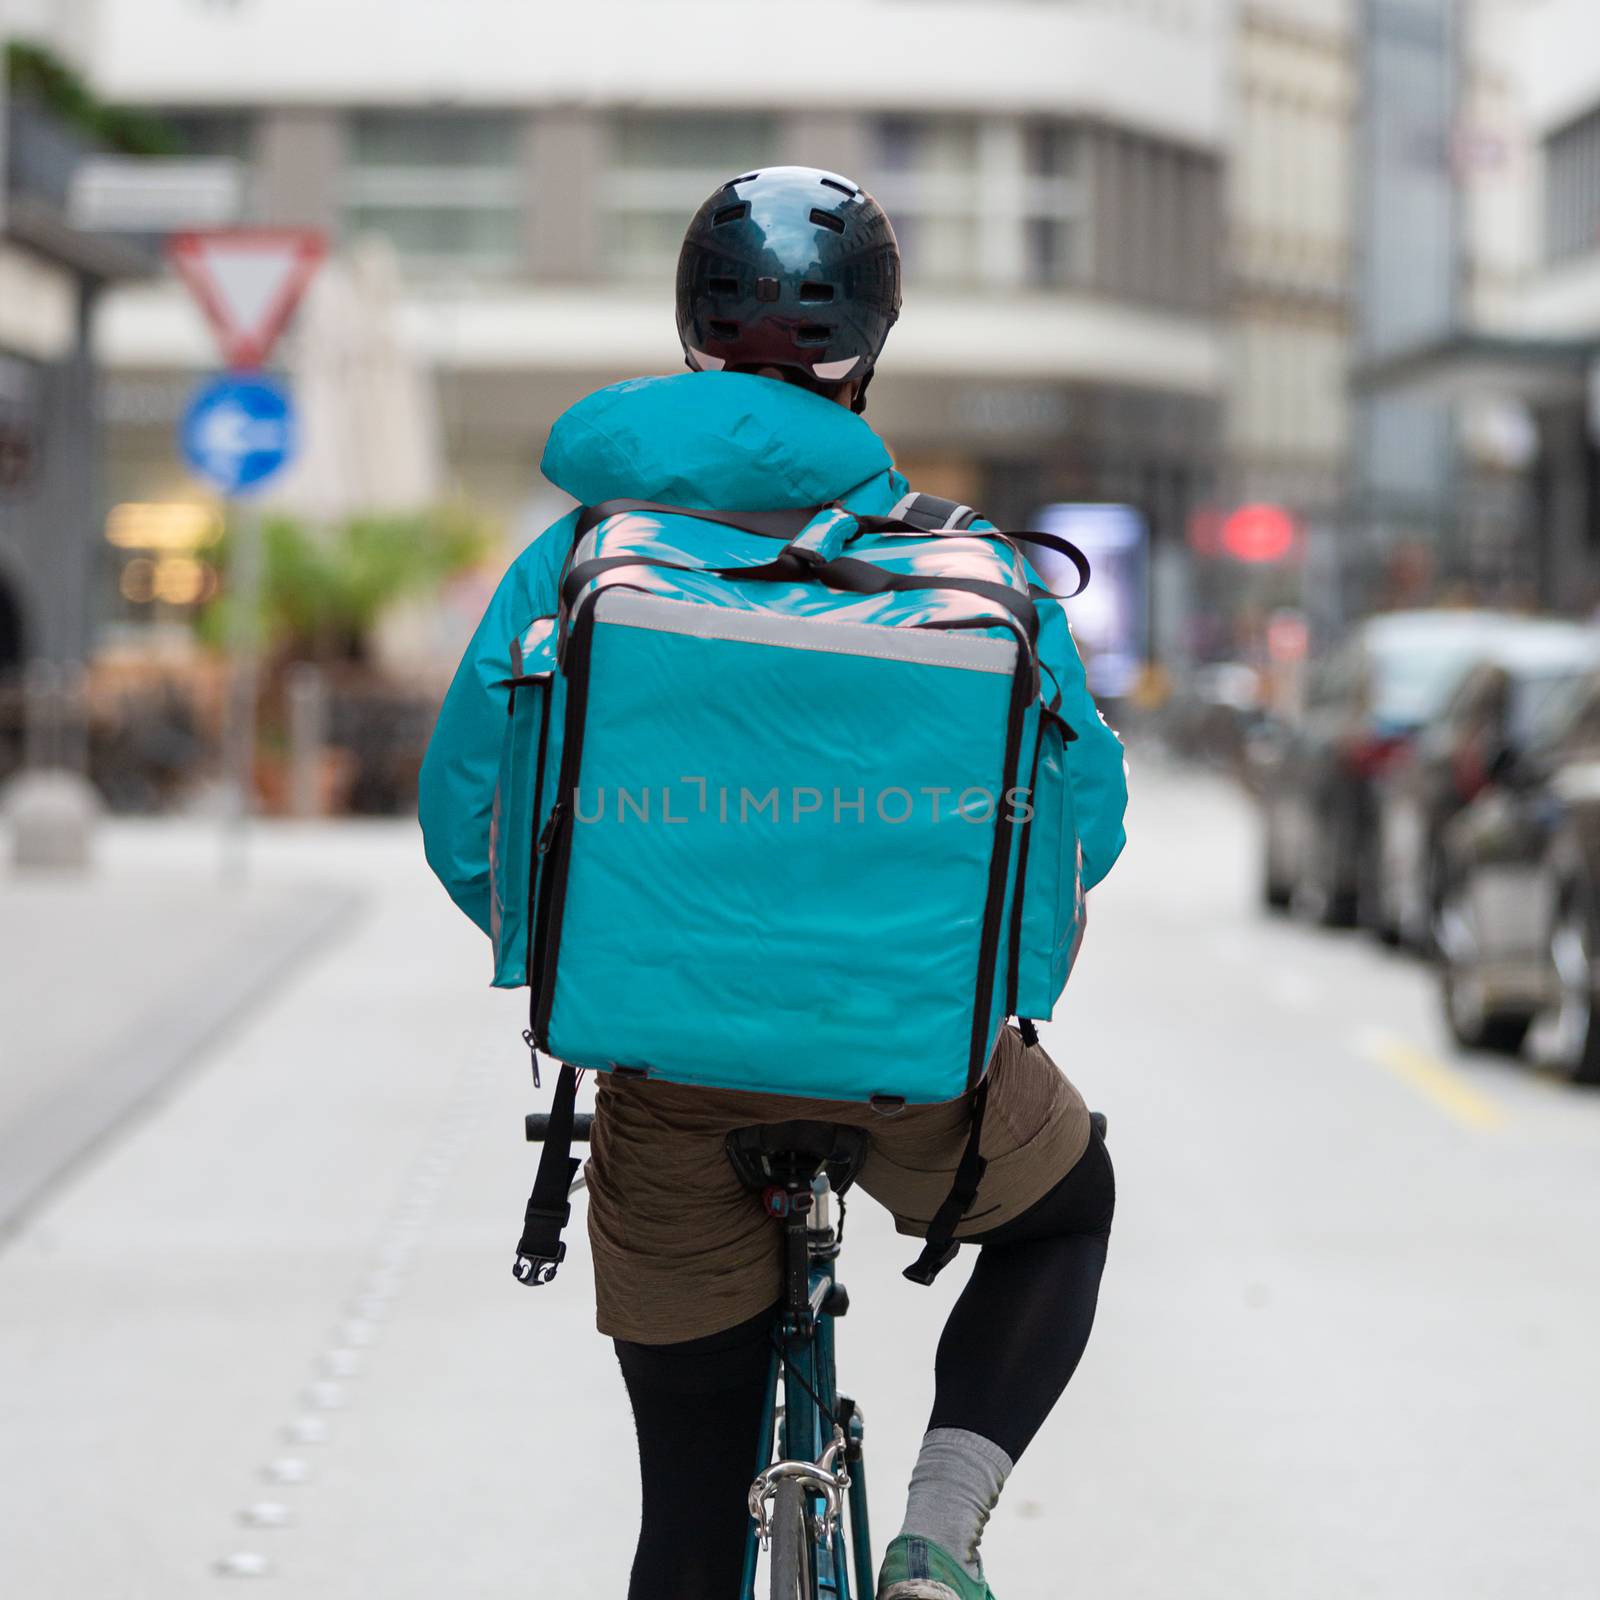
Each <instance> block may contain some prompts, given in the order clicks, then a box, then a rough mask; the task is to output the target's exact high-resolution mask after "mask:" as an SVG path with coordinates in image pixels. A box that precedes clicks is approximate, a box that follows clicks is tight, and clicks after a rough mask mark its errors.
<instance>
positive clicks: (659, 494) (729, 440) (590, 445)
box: [418, 372, 1127, 933]
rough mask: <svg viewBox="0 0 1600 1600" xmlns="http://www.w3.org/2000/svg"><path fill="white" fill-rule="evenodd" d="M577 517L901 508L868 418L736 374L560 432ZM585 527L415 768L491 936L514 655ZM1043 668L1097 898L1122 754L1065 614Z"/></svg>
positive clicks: (567, 534)
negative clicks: (493, 834) (638, 509)
mask: <svg viewBox="0 0 1600 1600" xmlns="http://www.w3.org/2000/svg"><path fill="white" fill-rule="evenodd" d="M540 466H541V468H542V470H543V472H544V475H545V476H546V477H547V478H548V479H549V480H550V481H551V482H552V483H553V484H555V486H556V487H557V488H558V489H562V490H564V491H565V492H566V493H567V494H569V495H571V496H572V498H573V499H574V500H576V501H577V502H578V503H579V505H593V504H595V503H597V502H599V501H601V500H613V499H620V498H631V499H639V500H658V501H662V502H664V503H666V504H669V505H681V506H689V507H694V508H697V509H706V510H723V511H767V510H780V509H790V508H798V507H803V506H816V505H823V504H826V503H828V502H831V501H834V500H837V501H840V502H841V503H842V504H843V505H844V506H845V507H846V508H847V509H849V510H851V511H859V512H863V513H866V514H868V515H879V516H881V515H884V514H886V513H887V512H889V511H890V510H892V509H893V507H894V505H895V504H896V502H897V501H899V500H900V498H901V497H902V496H903V495H904V494H905V493H906V492H907V484H906V481H905V479H904V478H902V477H901V476H900V474H899V473H898V472H896V471H895V470H894V464H893V462H892V461H891V460H890V457H889V452H888V450H887V449H886V448H885V446H884V444H883V441H882V440H881V439H879V437H878V436H877V434H875V433H874V432H873V431H872V428H871V427H870V426H869V425H868V424H867V423H866V422H865V421H864V420H863V419H862V418H861V417H858V416H856V415H854V414H853V413H851V412H849V411H847V410H845V408H844V407H843V406H840V405H835V404H834V403H833V402H832V401H831V400H824V399H823V398H821V396H819V395H815V394H812V393H811V392H810V391H808V390H806V389H802V388H798V387H796V386H794V385H792V384H786V383H781V382H778V381H776V380H774V379H771V378H758V377H752V376H749V375H746V374H743V373H727V372H686V373H681V374H679V375H677V376H676V377H670V378H635V379H633V380H631V381H629V382H627V383H618V384H613V385H612V386H611V387H610V388H607V389H601V390H599V391H597V392H596V393H594V394H592V395H590V396H589V397H588V398H587V399H585V400H581V401H579V402H578V404H577V405H575V406H573V407H572V409H571V410H569V411H567V412H566V413H565V414H564V415H562V416H561V417H560V418H558V419H557V421H556V425H555V426H554V427H553V428H552V429H551V430H550V439H549V442H548V443H547V444H546V446H545V452H544V460H543V461H542V462H541V463H540ZM576 515H577V514H576V512H572V513H569V514H568V515H567V516H565V517H562V518H561V519H560V520H559V521H558V522H555V523H553V524H552V525H551V526H550V527H549V528H547V529H546V530H545V531H544V532H543V533H542V534H541V535H540V536H539V537H538V538H537V539H535V540H534V541H533V543H532V544H531V545H529V546H528V548H527V549H526V550H524V551H523V552H522V554H521V555H520V556H518V557H517V559H516V560H515V561H514V562H513V563H512V564H511V569H510V570H509V571H508V572H507V573H506V575H505V577H504V578H503V579H502V580H501V582H500V586H499V588H498V589H497V590H496V591H495V595H494V598H493V599H492V600H491V601H490V602H489V607H488V610H487V611H485V612H484V616H483V620H482V622H480V623H479V624H478V629H477V632H476V633H475V634H474V635H473V637H472V642H471V643H470V644H469V645H468V646H467V651H466V654H465V655H464V656H463V657H462V660H461V665H460V666H459V667H458V668H457V670H456V675H455V678H454V680H453V681H452V683H451V685H450V689H449V692H448V693H447V694H446V695H445V699H444V705H443V707H442V708H441V710H440V712H439V721H438V724H437V726H436V727H435V728H434V731H433V738H432V739H431V740H430V742H429V744H428V753H427V756H426V757H425V759H424V761H423V764H422V781H421V792H420V797H419V805H418V809H419V812H420V815H421V821H422V832H423V840H424V844H425V847H426V850H427V856H428V864H429V865H430V866H431V867H432V868H433V870H434V872H435V873H437V874H438V876H439V879H440V881H441V882H442V883H443V884H444V886H445V888H446V889H448V890H449V891H450V895H451V898H452V899H454V901H455V902H456V904H457V905H458V906H460V907H461V909H462V910H463V911H465V912H466V914H467V915H468V916H469V917H471V918H472V920H473V921H474V922H476V923H477V924H478V926H479V927H480V928H482V929H483V930H484V931H485V932H486V933H487V932H488V930H489V831H490V818H491V814H492V812H493V808H494V792H495V780H496V777H497V775H498V772H499V765H500V745H501V740H502V737H503V734H504V731H505V726H506V690H505V689H504V688H502V687H501V684H502V683H503V682H504V681H505V680H506V679H507V678H509V677H511V676H512V675H513V672H512V664H511V645H512V642H513V640H515V639H517V638H518V637H519V636H520V635H521V634H522V633H523V631H524V630H525V629H526V628H527V626H528V624H529V623H530V622H531V621H532V620H534V619H535V618H538V617H543V616H550V615H553V614H554V612H555V610H556V594H557V582H558V576H559V573H560V571H561V566H562V563H563V562H564V561H565V560H566V557H567V552H568V550H569V549H570V547H571V544H572V533H573V526H574V523H575V521H576ZM1039 611H1040V632H1039V654H1040V657H1041V659H1042V661H1043V663H1044V665H1045V667H1046V668H1047V669H1048V670H1049V672H1050V674H1051V676H1052V677H1054V679H1055V681H1056V683H1057V684H1058V685H1059V686H1060V689H1061V708H1060V709H1061V715H1062V717H1063V718H1064V720H1065V721H1066V722H1067V724H1068V726H1069V727H1071V728H1072V729H1073V730H1074V731H1075V732H1076V733H1077V735H1078V741H1077V743H1076V744H1074V745H1073V747H1072V756H1071V759H1070V761H1069V763H1068V769H1069V779H1070V782H1071V784H1072V795H1073V804H1074V808H1075V812H1076V816H1077V821H1078V834H1079V841H1080V843H1081V845H1082V847H1083V866H1084V883H1085V886H1086V887H1092V886H1093V885H1094V884H1096V883H1098V882H1099V881H1100V879H1102V878H1103V877H1104V876H1105V875H1106V873H1107V872H1109V871H1110V870H1111V866H1112V863H1113V862H1114V861H1115V860H1116V859H1117V856H1118V855H1119V854H1120V852H1121V850H1122V845H1123V841H1124V833H1123V826H1122V817H1123V811H1124V808H1125V806H1126V804H1127V785H1126V781H1125V778H1124V772H1123V759H1122V746H1121V744H1120V743H1119V742H1118V740H1117V736H1116V735H1115V734H1114V733H1112V731H1111V730H1110V728H1108V727H1107V726H1106V724H1105V722H1104V721H1103V720H1102V718H1101V716H1100V714H1099V712H1098V710H1097V709H1096V708H1095V704H1094V701H1093V699H1092V698H1091V697H1090V694H1089V690H1088V688H1087V686H1086V684H1085V682H1084V673H1083V663H1082V661H1081V660H1080V659H1079V657H1078V651H1077V647H1076V646H1075V645H1074V644H1073V641H1072V634H1071V632H1070V631H1069V629H1068V627H1067V619H1066V615H1065V613H1064V611H1063V610H1062V607H1061V606H1060V605H1059V604H1057V603H1056V602H1054V601H1048V600H1046V601H1041V602H1040V604H1039Z"/></svg>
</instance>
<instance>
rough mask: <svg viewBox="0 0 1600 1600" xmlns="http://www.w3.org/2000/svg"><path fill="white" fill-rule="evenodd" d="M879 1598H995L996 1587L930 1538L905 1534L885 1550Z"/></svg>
mask: <svg viewBox="0 0 1600 1600" xmlns="http://www.w3.org/2000/svg"><path fill="white" fill-rule="evenodd" d="M878 1600H994V1590H993V1589H991V1588H990V1587H989V1585H988V1584H986V1583H984V1582H983V1581H982V1579H979V1578H974V1577H972V1576H970V1575H969V1574H968V1572H967V1569H966V1568H965V1567H964V1566H962V1565H961V1563H960V1562H959V1561H957V1560H956V1558H955V1557H954V1556H953V1555H951V1554H950V1553H949V1552H948V1551H947V1550H945V1549H943V1548H942V1547H941V1546H939V1545H936V1544H935V1543H934V1542H933V1541H932V1540H931V1539H919V1538H915V1537H913V1536H912V1535H910V1534H905V1533H902V1534H901V1535H900V1537H899V1538H898V1539H896V1540H894V1541H893V1542H892V1543H891V1544H890V1546H889V1548H888V1550H887V1551H886V1552H885V1553H884V1557H883V1568H882V1570H881V1571H880V1572H879V1573H878Z"/></svg>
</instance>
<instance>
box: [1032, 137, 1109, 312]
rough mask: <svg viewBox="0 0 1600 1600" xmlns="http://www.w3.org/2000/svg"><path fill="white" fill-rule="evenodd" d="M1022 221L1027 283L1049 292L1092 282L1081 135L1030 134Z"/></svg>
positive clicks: (1086, 184) (1083, 151) (1086, 170)
mask: <svg viewBox="0 0 1600 1600" xmlns="http://www.w3.org/2000/svg"><path fill="white" fill-rule="evenodd" d="M1022 221H1023V229H1024V233H1025V235H1026V237H1025V240H1024V245H1023V250H1024V256H1023V276H1024V279H1025V281H1026V282H1027V283H1029V284H1031V285H1033V286H1034V287H1037V288H1049V287H1051V286H1053V285H1057V284H1072V283H1083V282H1085V281H1086V280H1087V279H1088V277H1089V273H1090V268H1091V264H1092V263H1091V259H1090V251H1089V178H1088V158H1087V154H1086V151H1085V142H1084V136H1083V133H1082V131H1081V130H1080V129H1078V128H1075V127H1072V126H1070V125H1067V124H1063V123H1058V122H1045V123H1035V124H1033V125H1031V126H1030V127H1029V128H1028V129H1027V131H1026V134H1025V166H1024V177H1023V219H1022Z"/></svg>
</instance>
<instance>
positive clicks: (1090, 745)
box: [1038, 600, 1128, 889]
mask: <svg viewBox="0 0 1600 1600" xmlns="http://www.w3.org/2000/svg"><path fill="white" fill-rule="evenodd" d="M1038 607H1039V659H1040V661H1041V663H1042V664H1043V666H1044V668H1045V671H1046V672H1048V673H1049V674H1050V676H1051V677H1053V678H1054V679H1055V680H1056V686H1057V687H1058V688H1059V689H1060V691H1061V705H1060V707H1059V708H1058V709H1059V713H1060V716H1061V719H1062V721H1063V722H1065V723H1066V724H1067V726H1068V727H1069V728H1071V729H1072V731H1073V732H1074V733H1075V734H1077V736H1078V737H1077V740H1076V741H1075V742H1074V743H1073V745H1072V746H1071V747H1070V749H1069V750H1068V752H1067V763H1066V765H1067V783H1068V785H1069V786H1070V787H1071V790H1072V809H1073V813H1074V815H1075V816H1076V817H1077V822H1078V842H1079V843H1080V844H1081V845H1082V846H1083V886H1084V888H1085V889H1092V888H1094V886H1095V885H1096V884H1097V883H1099V882H1100V880H1101V879H1102V878H1103V877H1105V875H1106V874H1107V873H1108V872H1109V871H1110V870H1111V869H1112V867H1113V866H1114V865H1115V864H1116V860H1117V857H1118V856H1120V855H1121V854H1122V847H1123V845H1124V844H1126V843H1127V839H1128V836H1127V832H1126V830H1125V829H1124V827H1123V814H1124V813H1125V812H1126V811H1127V809H1128V773H1127V763H1126V761H1125V759H1124V757H1123V752H1122V741H1121V740H1120V739H1119V738H1118V737H1117V736H1116V734H1114V733H1113V732H1112V731H1111V729H1110V727H1108V726H1107V724H1106V719H1105V718H1104V717H1102V716H1101V715H1100V708H1099V707H1098V706H1097V705H1096V704H1095V703H1094V696H1093V695H1092V694H1090V693H1089V684H1088V679H1087V676H1086V675H1085V673H1084V670H1083V660H1082V658H1081V657H1080V656H1079V654H1078V647H1077V644H1076V643H1075V642H1074V641H1073V637H1072V629H1071V628H1069V627H1068V626H1067V614H1066V610H1065V608H1064V607H1063V606H1062V604H1061V602H1060V601H1059V600H1040V601H1039V602H1038ZM1046 692H1047V693H1048V692H1049V686H1048V684H1047V685H1046Z"/></svg>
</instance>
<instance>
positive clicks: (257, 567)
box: [0, 0, 324, 883]
mask: <svg viewBox="0 0 1600 1600" xmlns="http://www.w3.org/2000/svg"><path fill="white" fill-rule="evenodd" d="M3 3H4V0H0V4H3ZM323 251H324V244H323V240H322V237H321V235H320V234H316V233H310V232H307V231H305V230H304V229H294V228H225V229H216V230H212V231H210V232H202V233H182V234H175V235H173V236H172V237H171V238H170V239H169V240H168V241H167V254H168V257H169V259H170V260H171V262H172V265H173V267H174V268H175V269H176V271H177V273H178V275H179V277H180V278H182V280H183V281H184V283H185V284H186V285H187V286H188V288H189V289H190V291H191V292H192V293H193V295H194V297H195V300H196V302H197V304H198V305H199V307H200V310H201V311H202V313H203V314H204V315H205V318H206V320H207V321H208V322H209V323H210V324H211V327H212V331H213V332H214V333H215V334H216V336H217V342H218V344H219V345H220V346H221V349H222V354H223V358H224V359H225V360H226V361H227V363H228V366H229V368H230V369H231V370H230V371H229V373H228V374H227V375H226V376H224V377H219V378H213V379H211V380H209V381H208V382H206V383H203V384H202V385H201V386H200V388H199V389H198V390H197V391H196V392H195V394H194V395H193V397H192V398H191V399H190V402H189V405H188V408H187V410H186V411H185V412H184V416H183V420H182V422H181V423H180V425H179V430H178V441H179V448H180V450H181V452H182V454H183V458H184V460H185V461H186V462H187V464H188V465H189V467H190V469H191V470H192V471H193V472H194V473H195V475H196V476H197V477H200V478H203V479H204V480H205V481H206V482H208V483H210V484H213V485H214V486H215V487H216V488H217V489H218V490H220V491H221V493H222V498H223V506H224V508H225V511H226V513H227V527H228V531H229V552H228V576H227V594H228V597H229V600H230V603H231V607H232V614H231V616H230V617H229V622H230V628H229V633H230V638H229V641H228V642H229V654H230V657H231V662H230V671H229V676H228V690H227V702H226V707H225V711H224V717H223V736H222V742H223V750H222V766H223V782H224V788H225V803H224V806H223V832H222V875H223V878H224V879H225V880H228V881H231V882H234V883H242V882H243V881H244V879H245V876H246V873H247V871H248V868H249V839H250V817H251V814H252V812H253V811H254V809H255V806H254V797H255V748H256V705H257V701H258V700H259V698H260V693H261V642H262V641H261V597H262V588H263V582H262V556H263V552H262V547H261V531H262V530H261V518H260V514H259V513H258V512H257V511H256V509H255V508H254V506H253V505H248V504H246V503H245V501H244V499H243V496H244V495H245V493H246V492H247V491H250V490H254V489H259V488H261V487H262V486H263V485H264V484H266V483H267V482H268V481H270V480H271V479H272V478H273V477H275V476H276V475H277V474H278V473H279V472H280V471H281V470H282V469H283V467H284V466H285V465H286V463H287V462H288V461H289V460H290V458H291V457H292V456H293V455H294V452H295V443H296V431H295V414H294V405H293V400H292V397H291V396H290V394H289V391H288V390H287V389H286V388H285V387H284V385H283V384H282V383H281V382H279V381H278V380H277V379H275V378H272V377H269V376H267V375H266V374H264V373H262V372H260V370H259V369H260V367H261V365H262V363H263V362H265V361H266V360H267V358H268V356H269V355H270V354H271V353H272V347H273V345H274V343H275V342H276V341H277V338H278V335H279V334H280V333H282V331H283V329H284V325H285V324H286V323H287V322H288V320H289V318H290V317H291V316H292V315H293V313H294V309H295V306H296V305H297V304H298V302H299V300H300V297H301V296H302V295H303V294H304V293H305V289H306V286H307V284H308V283H309V282H310V281H311V277H312V275H313V273H315V271H316V269H317V264H318V263H319V262H320V261H321V259H322V256H323Z"/></svg>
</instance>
